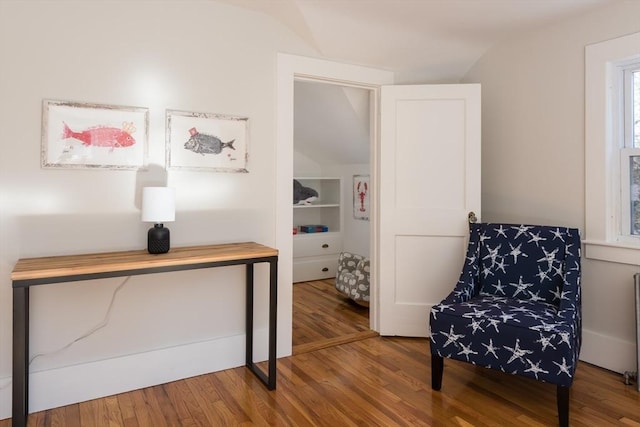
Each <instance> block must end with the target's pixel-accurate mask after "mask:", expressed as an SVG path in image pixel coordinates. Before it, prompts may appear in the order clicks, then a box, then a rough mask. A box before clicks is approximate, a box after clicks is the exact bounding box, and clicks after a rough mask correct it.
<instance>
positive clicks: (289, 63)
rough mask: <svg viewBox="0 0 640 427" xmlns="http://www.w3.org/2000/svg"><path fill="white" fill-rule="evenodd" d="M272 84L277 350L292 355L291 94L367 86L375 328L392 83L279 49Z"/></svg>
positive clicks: (375, 325) (376, 73) (382, 75)
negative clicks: (385, 117)
mask: <svg viewBox="0 0 640 427" xmlns="http://www.w3.org/2000/svg"><path fill="white" fill-rule="evenodd" d="M276 77H277V84H276V102H277V105H276V112H277V120H276V141H277V143H276V165H275V166H276V204H275V206H276V212H275V221H276V247H277V248H278V250H279V253H280V256H279V263H280V265H279V268H278V276H279V277H278V281H279V286H278V288H279V300H280V304H279V308H278V330H279V340H278V341H279V343H278V349H279V352H278V353H279V354H282V355H285V354H286V355H288V354H291V347H292V343H291V340H292V333H291V330H292V304H293V296H292V294H293V273H292V269H293V263H292V258H293V237H292V233H291V224H292V223H293V212H292V209H291V200H292V197H293V190H292V186H291V182H292V180H293V145H294V144H293V108H294V107H293V100H294V98H293V92H294V82H295V80H307V81H317V82H324V83H330V84H338V85H342V86H353V87H360V88H364V89H368V90H371V94H372V100H371V142H370V144H371V149H370V168H371V183H372V187H373V189H374V191H373V192H372V193H371V211H372V215H371V219H372V220H371V223H370V248H371V249H370V250H371V254H370V255H371V259H372V264H373V266H374V270H373V271H372V274H371V277H372V283H371V302H370V313H369V323H370V328H371V329H372V330H374V331H377V330H378V329H379V298H378V292H379V286H378V281H377V278H378V274H377V268H378V267H377V266H378V264H379V263H378V248H379V246H378V244H379V238H378V230H379V227H378V217H379V215H378V213H379V212H378V210H379V205H378V200H379V199H378V188H379V185H378V182H377V180H378V177H379V157H378V156H379V145H380V138H379V136H380V135H379V131H380V87H381V86H383V85H390V84H393V79H394V75H393V73H392V72H390V71H385V70H378V69H373V68H368V67H361V66H357V65H350V64H343V63H339V62H333V61H326V60H322V59H316V58H309V57H302V56H296V55H290V54H284V53H279V54H278V56H277V72H276Z"/></svg>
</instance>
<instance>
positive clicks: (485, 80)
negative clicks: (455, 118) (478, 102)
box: [464, 0, 640, 372]
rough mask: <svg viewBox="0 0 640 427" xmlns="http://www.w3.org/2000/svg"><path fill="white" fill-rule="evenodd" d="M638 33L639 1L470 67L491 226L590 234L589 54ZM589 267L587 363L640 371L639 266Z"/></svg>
mask: <svg viewBox="0 0 640 427" xmlns="http://www.w3.org/2000/svg"><path fill="white" fill-rule="evenodd" d="M637 31H640V2H637V1H633V0H631V1H622V2H620V3H616V4H613V5H612V6H610V7H608V8H604V9H599V10H598V12H597V13H592V14H588V15H584V16H582V17H579V18H576V19H572V20H570V21H565V22H563V23H560V24H558V25H555V26H551V27H547V28H543V29H540V30H539V31H536V32H532V33H529V34H524V35H522V37H520V38H517V39H512V40H509V41H507V42H505V43H503V44H501V45H499V46H497V47H495V48H493V49H492V50H490V51H489V52H488V53H487V54H485V55H484V56H483V57H482V58H481V59H480V61H478V63H477V64H476V65H475V66H474V67H473V68H472V69H471V70H470V71H469V73H468V74H467V75H466V76H465V78H464V81H465V82H477V83H481V84H482V116H483V119H482V127H483V133H482V205H483V218H482V219H483V220H484V221H507V222H518V223H519V222H529V223H542V224H557V225H566V226H572V227H579V228H580V229H581V231H583V232H584V223H585V219H584V218H585V214H584V212H585V203H584V195H585V180H584V172H585V170H584V136H585V135H584V125H585V122H584V93H585V91H584V49H585V46H586V45H588V44H591V43H596V42H599V41H603V40H607V39H611V38H615V37H619V36H621V35H625V34H629V33H633V32H637ZM583 237H584V236H583ZM582 265H583V284H582V286H583V319H584V323H583V339H584V342H583V348H582V356H581V358H582V359H583V360H585V361H587V362H591V363H594V364H596V365H599V366H602V367H605V368H608V369H611V370H614V371H618V372H623V371H625V370H630V371H632V370H636V367H635V336H634V334H635V329H634V325H635V319H634V311H633V310H634V309H633V301H634V297H633V277H632V275H633V273H635V272H637V271H640V268H638V267H633V266H628V265H619V264H611V263H606V262H601V261H595V260H589V259H583V264H582Z"/></svg>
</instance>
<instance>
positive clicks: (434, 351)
mask: <svg viewBox="0 0 640 427" xmlns="http://www.w3.org/2000/svg"><path fill="white" fill-rule="evenodd" d="M580 295H581V293H580V235H579V232H578V230H577V229H575V228H566V227H548V226H539V225H514V224H491V223H477V224H470V237H469V246H468V249H467V255H466V260H465V263H464V266H463V269H462V273H461V275H460V279H459V281H458V283H457V285H456V286H455V288H454V289H453V291H452V292H451V293H450V294H449V295H448V296H447V297H446V298H445V299H444V300H443V301H442V302H441V303H439V304H437V305H435V306H433V307H432V309H431V313H430V316H429V326H430V335H431V338H430V343H431V387H432V388H433V389H434V390H440V388H441V386H442V374H443V369H444V360H443V358H449V359H456V360H461V361H464V362H469V363H473V364H474V365H478V366H483V367H486V368H492V369H498V370H500V371H503V372H506V373H510V374H516V375H522V376H525V377H530V378H534V379H536V380H540V381H545V382H548V383H551V384H555V385H556V386H557V404H558V420H559V424H560V425H561V426H567V425H568V424H569V387H570V386H571V384H572V382H573V377H574V373H575V370H576V365H577V363H578V356H579V354H580V344H581V336H582V322H581V301H580Z"/></svg>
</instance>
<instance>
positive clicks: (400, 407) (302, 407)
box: [0, 282, 640, 427]
mask: <svg viewBox="0 0 640 427" xmlns="http://www.w3.org/2000/svg"><path fill="white" fill-rule="evenodd" d="M298 286H300V285H296V286H294V298H296V299H297V297H299V296H301V295H302V294H304V295H305V296H304V297H302V298H300V299H301V300H302V301H296V303H295V305H296V309H295V310H297V309H301V310H303V311H307V312H308V313H307V314H308V315H309V316H312V315H311V314H310V313H312V312H315V311H316V310H317V311H318V314H317V315H318V316H319V317H320V318H322V319H323V321H324V322H326V323H325V324H324V326H322V327H320V328H318V329H320V330H316V331H311V330H312V329H313V327H311V326H309V325H305V324H304V323H305V321H303V317H304V316H302V317H301V318H300V321H301V324H297V325H296V327H294V336H296V338H294V340H297V341H295V342H296V343H297V344H298V345H307V344H308V343H313V342H314V340H316V339H317V338H318V337H317V336H315V334H319V335H318V336H320V337H322V338H321V339H322V340H325V342H327V341H326V340H332V339H335V338H336V336H338V335H337V334H338V332H337V331H338V328H339V327H352V328H356V329H357V330H356V331H351V332H347V334H351V333H361V332H366V330H362V329H359V328H362V326H355V325H351V326H345V325H340V326H339V325H338V324H337V323H341V321H339V320H336V321H335V323H333V322H332V321H331V319H332V317H331V314H330V313H331V312H333V313H341V312H343V311H347V310H346V308H353V309H354V310H353V311H354V312H358V311H361V310H360V309H359V308H358V307H351V306H342V304H344V303H345V301H344V300H342V299H340V298H338V297H337V296H336V295H335V294H334V297H336V298H335V301H336V305H335V306H332V307H330V305H327V308H325V309H319V308H318V306H321V305H324V303H325V302H328V301H329V300H331V299H332V298H333V297H331V296H330V295H331V289H330V288H331V286H326V283H325V285H322V282H320V283H319V282H314V284H312V285H310V286H309V287H308V288H304V289H303V288H299V289H296V287H298ZM311 288H315V290H314V289H311ZM317 290H318V291H319V292H320V296H318V297H316V296H314V297H313V298H317V299H318V301H317V302H318V304H314V301H312V300H311V298H312V297H310V296H309V294H307V293H306V292H298V291H310V292H311V294H310V295H314V294H315V293H316V291H317ZM298 303H300V306H301V307H305V306H306V307H308V308H307V309H304V308H299V306H298ZM340 307H343V308H340ZM324 310H328V312H327V311H324ZM332 310H333V311H332ZM363 313H364V311H362V313H361V314H360V315H362V314H363ZM343 314H344V313H343ZM346 315H347V316H351V315H352V313H347V314H346ZM338 318H339V317H337V318H336V319H338ZM366 325H368V321H366V322H365V323H364V328H366ZM326 329H329V331H327V330H326ZM298 332H299V333H300V336H297V335H296V334H297V333H298ZM430 381H431V373H430V359H429V346H428V341H427V340H426V339H420V338H398V337H393V338H389V337H371V338H366V339H360V340H356V341H352V342H349V343H346V344H340V345H333V346H329V347H325V348H322V349H318V350H315V351H305V352H302V353H299V354H295V355H293V356H291V357H286V358H281V359H278V383H277V389H276V390H274V391H271V392H269V391H267V390H266V388H265V387H264V386H263V385H262V383H260V382H259V381H258V380H257V378H255V376H254V375H253V374H252V373H250V372H249V371H248V370H247V369H246V368H243V367H240V368H235V369H229V370H225V371H221V372H216V373H212V374H207V375H201V376H197V377H193V378H188V379H185V380H180V381H175V382H172V383H168V384H163V385H158V386H155V387H149V388H145V389H142V390H136V391H132V392H127V393H122V394H118V395H115V396H110V397H106V398H102V399H96V400H92V401H88V402H83V403H79V404H74V405H69V406H65V407H61V408H56V409H52V410H48V411H43V412H38V413H34V414H31V415H30V416H29V422H28V425H29V426H82V427H85V426H88V427H91V426H98V427H102V426H131V427H135V426H139V427H143V426H145V427H146V426H153V427H156V426H327V427H336V426H553V425H557V416H556V401H555V387H554V386H552V385H549V384H544V383H540V382H537V381H534V380H530V379H527V378H521V377H516V376H511V375H507V374H503V373H500V372H496V371H492V370H487V369H483V368H478V367H475V366H472V365H469V364H466V363H462V362H456V361H449V360H445V371H444V378H443V386H442V391H440V392H434V391H432V390H431V385H430ZM570 421H571V425H572V426H590V427H591V426H616V425H617V426H620V425H624V426H638V427H640V393H638V391H637V389H636V387H635V385H634V386H625V385H624V383H623V382H622V378H621V376H620V375H619V374H616V373H612V372H609V371H606V370H603V369H600V368H597V367H594V366H592V365H589V364H586V363H580V364H579V366H578V369H577V373H576V378H575V381H574V385H573V387H572V389H571V418H570ZM10 425H11V423H10V420H3V421H0V427H8V426H10Z"/></svg>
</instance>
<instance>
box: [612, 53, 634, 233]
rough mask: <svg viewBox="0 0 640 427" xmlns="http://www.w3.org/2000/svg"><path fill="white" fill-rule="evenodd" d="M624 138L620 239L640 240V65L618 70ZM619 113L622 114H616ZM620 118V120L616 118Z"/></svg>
mask: <svg viewBox="0 0 640 427" xmlns="http://www.w3.org/2000/svg"><path fill="white" fill-rule="evenodd" d="M616 71H617V74H618V76H617V77H618V79H617V81H618V86H619V90H616V91H615V94H616V95H617V96H618V98H619V99H617V102H616V103H617V104H618V105H619V109H617V110H616V109H614V113H613V114H614V117H613V119H614V122H615V123H617V124H618V126H619V130H618V132H616V134H617V135H619V138H620V146H621V150H620V178H621V181H620V192H621V197H620V200H621V206H620V232H619V234H620V237H621V240H622V239H624V238H625V237H632V238H634V239H640V62H638V63H632V64H630V65H627V66H623V65H619V66H617V67H616ZM616 111H619V114H617V115H616V114H615V112H616ZM615 116H617V117H615Z"/></svg>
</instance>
